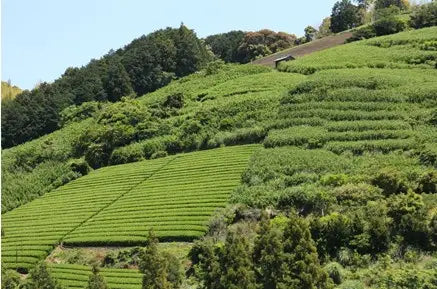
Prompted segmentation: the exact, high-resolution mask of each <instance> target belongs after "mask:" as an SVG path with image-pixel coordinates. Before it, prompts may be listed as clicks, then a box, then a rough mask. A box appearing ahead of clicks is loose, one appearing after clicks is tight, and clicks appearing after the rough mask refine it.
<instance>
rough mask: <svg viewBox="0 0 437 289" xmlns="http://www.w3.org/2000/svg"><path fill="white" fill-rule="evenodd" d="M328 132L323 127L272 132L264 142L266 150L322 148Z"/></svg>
mask: <svg viewBox="0 0 437 289" xmlns="http://www.w3.org/2000/svg"><path fill="white" fill-rule="evenodd" d="M326 133H327V131H326V130H325V129H323V128H321V127H311V126H296V127H291V128H287V129H283V130H272V131H270V132H269V135H268V136H267V138H266V139H265V141H264V146H265V147H266V148H271V147H277V146H287V145H291V146H304V147H307V148H320V147H322V146H323V139H322V138H323V136H324V135H325V134H326Z"/></svg>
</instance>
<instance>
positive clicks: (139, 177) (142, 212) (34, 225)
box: [2, 145, 258, 268]
mask: <svg viewBox="0 0 437 289" xmlns="http://www.w3.org/2000/svg"><path fill="white" fill-rule="evenodd" d="M257 147H258V146H256V145H249V146H236V147H230V148H220V149H215V150H209V151H204V152H196V153H192V154H182V155H177V156H170V157H167V158H161V159H157V160H150V161H145V162H138V163H134V164H127V165H121V166H112V167H107V168H103V169H100V170H96V171H94V172H92V173H91V174H89V175H87V176H85V177H83V178H80V179H78V180H76V181H73V182H71V183H69V184H67V185H65V186H63V187H60V188H59V189H57V190H55V191H53V192H51V193H48V194H46V195H44V196H43V197H41V198H39V199H37V200H35V201H33V202H30V203H28V204H26V205H24V206H21V207H20V208H18V209H15V210H13V211H11V212H8V213H6V214H4V215H3V216H2V228H3V232H4V235H3V238H2V239H3V242H2V243H3V244H2V262H3V265H4V266H5V267H7V268H30V267H31V266H32V265H33V264H35V263H36V262H38V261H40V260H42V259H44V258H45V256H47V254H48V253H49V252H50V250H51V249H52V248H53V246H55V245H57V244H59V243H63V242H65V243H67V244H82V245H83V244H88V245H100V244H102V245H115V244H117V245H137V244H143V243H145V241H146V237H147V233H148V231H149V230H150V229H151V228H154V229H155V231H156V233H157V235H158V236H159V237H161V238H162V239H173V240H192V239H193V238H196V237H200V236H201V235H203V234H204V233H205V231H206V229H207V224H208V219H209V218H210V216H211V215H212V214H213V212H214V211H215V210H216V209H217V208H220V207H223V206H225V204H226V202H227V199H228V197H229V194H230V192H231V191H232V189H233V187H235V186H236V185H238V183H239V180H240V175H241V173H242V171H243V170H244V168H245V166H246V164H247V161H248V159H249V156H250V155H251V154H252V152H253V151H254V150H255V149H256V148H257Z"/></svg>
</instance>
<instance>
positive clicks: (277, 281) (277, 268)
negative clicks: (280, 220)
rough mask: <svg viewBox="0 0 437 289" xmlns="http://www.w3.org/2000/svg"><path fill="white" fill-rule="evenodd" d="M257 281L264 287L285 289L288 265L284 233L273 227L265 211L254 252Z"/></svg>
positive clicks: (265, 288)
mask: <svg viewBox="0 0 437 289" xmlns="http://www.w3.org/2000/svg"><path fill="white" fill-rule="evenodd" d="M253 257H254V258H253V259H254V265H255V270H256V275H257V276H256V277H257V283H258V284H259V285H260V287H261V288H263V289H280V288H281V289H282V288H283V289H285V288H287V287H285V284H284V282H283V277H284V274H285V273H286V266H285V263H284V247H283V245H282V233H281V232H280V230H279V229H276V228H272V225H271V223H270V220H269V217H268V215H267V213H266V212H265V211H263V213H262V215H261V221H260V223H259V229H258V236H257V238H256V240H255V247H254V252H253Z"/></svg>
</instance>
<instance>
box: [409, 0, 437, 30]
mask: <svg viewBox="0 0 437 289" xmlns="http://www.w3.org/2000/svg"><path fill="white" fill-rule="evenodd" d="M410 25H411V27H414V28H416V29H417V28H422V27H430V26H435V25H437V2H435V1H434V2H431V3H428V4H423V5H420V6H417V7H415V8H414V9H413V12H412V13H411V17H410Z"/></svg>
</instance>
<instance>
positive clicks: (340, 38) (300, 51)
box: [251, 32, 352, 67]
mask: <svg viewBox="0 0 437 289" xmlns="http://www.w3.org/2000/svg"><path fill="white" fill-rule="evenodd" d="M351 36H352V32H344V33H341V34H337V35H333V36H326V37H323V38H321V39H317V40H314V41H311V42H310V43H306V44H303V45H299V46H296V47H292V48H289V49H286V50H283V51H280V52H278V53H275V54H272V55H269V56H266V57H264V58H260V59H257V60H254V61H252V62H251V63H253V64H260V65H265V66H269V67H275V59H278V58H281V57H285V56H287V55H291V56H293V57H294V58H297V57H302V56H304V55H308V54H311V53H314V52H316V51H320V50H324V49H328V48H331V47H335V46H338V45H342V44H344V43H345V41H346V39H348V38H350V37H351Z"/></svg>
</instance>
